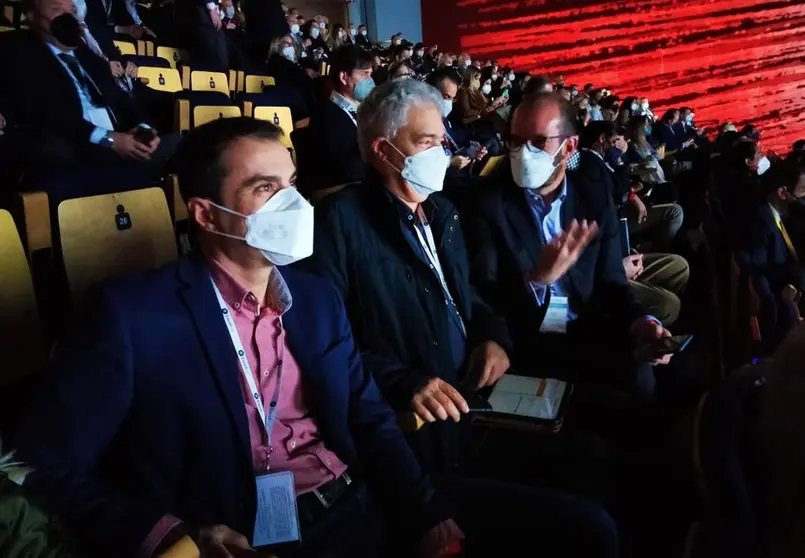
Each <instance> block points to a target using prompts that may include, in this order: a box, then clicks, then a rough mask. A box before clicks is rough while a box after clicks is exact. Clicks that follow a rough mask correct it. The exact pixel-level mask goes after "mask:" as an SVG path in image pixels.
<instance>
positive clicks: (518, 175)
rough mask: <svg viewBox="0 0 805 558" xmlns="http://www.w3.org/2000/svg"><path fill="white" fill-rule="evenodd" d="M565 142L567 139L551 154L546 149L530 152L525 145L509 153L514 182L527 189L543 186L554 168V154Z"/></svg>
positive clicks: (536, 188)
mask: <svg viewBox="0 0 805 558" xmlns="http://www.w3.org/2000/svg"><path fill="white" fill-rule="evenodd" d="M566 142H567V140H563V141H562V143H561V145H559V148H558V149H557V150H556V151H555V152H554V154H553V155H551V154H550V153H548V152H547V151H537V152H536V153H532V152H531V151H530V150H529V149H527V148H526V147H525V146H523V147H521V148H520V149H518V150H517V151H512V152H511V153H509V161H511V166H512V178H513V179H514V182H515V184H517V185H518V186H519V187H520V188H528V189H529V190H538V189H539V188H542V187H543V186H545V183H546V182H548V179H549V178H551V175H553V173H554V171H555V170H556V165H555V164H554V160H555V159H556V155H557V154H558V153H559V152H560V151H561V150H562V148H563V147H564V146H565V143H566Z"/></svg>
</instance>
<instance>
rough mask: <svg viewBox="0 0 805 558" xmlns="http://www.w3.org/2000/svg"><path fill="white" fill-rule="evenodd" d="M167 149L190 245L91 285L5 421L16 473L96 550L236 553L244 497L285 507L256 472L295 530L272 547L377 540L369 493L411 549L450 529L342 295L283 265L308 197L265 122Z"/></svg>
mask: <svg viewBox="0 0 805 558" xmlns="http://www.w3.org/2000/svg"><path fill="white" fill-rule="evenodd" d="M177 157H178V160H179V166H178V170H179V179H180V184H181V190H182V196H183V198H184V199H185V201H186V204H187V209H188V213H189V214H190V215H191V219H192V220H193V223H194V225H195V226H196V228H197V231H198V246H199V253H198V254H196V255H193V256H190V257H189V258H184V259H181V260H179V261H178V262H174V263H171V264H168V265H166V266H165V267H163V268H161V269H157V270H152V271H149V272H145V273H142V274H139V275H135V276H133V277H126V278H120V279H117V280H113V281H111V282H109V283H107V284H105V285H103V286H102V287H101V288H100V289H99V290H98V291H97V292H96V293H94V294H93V295H91V299H90V300H91V304H90V305H89V308H88V314H87V319H86V321H85V322H84V323H83V324H82V325H81V326H80V327H79V328H77V329H76V330H74V336H73V339H72V341H71V342H67V343H66V344H65V345H64V346H63V347H62V348H61V349H60V351H59V356H58V357H57V358H56V360H55V363H54V365H53V376H52V378H51V380H50V381H48V382H47V387H46V388H45V389H44V391H42V392H41V393H40V394H39V399H38V400H37V401H35V402H33V404H32V405H31V407H30V413H29V414H28V416H27V418H26V419H24V420H23V421H22V424H21V426H20V429H19V437H18V440H17V446H16V447H17V449H18V453H17V456H18V458H19V459H20V460H22V461H24V462H25V463H26V464H27V465H28V466H29V467H30V468H32V469H33V470H34V472H32V473H30V474H29V475H28V477H27V479H26V486H27V487H30V488H31V490H32V491H34V492H36V493H38V494H39V495H40V496H41V497H43V498H44V500H45V501H46V502H47V504H48V507H49V509H51V510H52V511H54V512H55V513H56V514H58V515H59V516H60V517H61V518H62V519H63V520H64V522H65V523H66V525H67V526H68V528H69V529H70V530H71V532H73V533H75V534H76V535H78V536H80V537H81V539H82V541H83V542H86V543H89V544H90V545H92V546H93V547H95V549H96V550H98V551H99V552H101V553H102V554H105V555H110V554H113V555H115V556H135V555H137V556H152V555H159V554H160V553H161V552H163V551H164V549H165V548H167V547H169V546H170V545H171V544H172V543H174V542H175V541H176V540H178V539H179V538H180V537H182V536H186V535H189V536H192V537H193V538H194V540H195V541H196V543H197V544H198V546H200V547H201V551H202V555H203V556H213V555H214V556H219V555H229V553H233V554H236V555H240V554H239V553H240V552H243V551H248V550H250V549H251V544H250V540H251V539H252V534H253V532H254V530H255V518H256V517H259V516H258V515H257V514H258V513H260V514H261V515H262V516H263V517H265V515H264V514H265V513H268V514H273V513H282V512H281V511H277V510H276V509H273V508H270V507H269V508H267V507H266V505H261V504H258V501H260V502H262V501H263V498H262V497H260V499H259V500H258V491H257V484H258V483H259V482H261V481H260V479H262V478H264V476H265V475H268V474H273V473H280V474H282V473H288V472H289V473H291V474H292V477H291V480H290V481H289V484H288V485H287V490H288V491H289V492H290V493H292V494H291V495H290V496H289V497H290V498H293V497H295V501H296V510H298V522H299V525H300V528H301V533H302V541H301V543H300V544H296V545H294V546H293V547H292V548H290V549H289V548H287V547H281V548H280V549H279V550H274V548H273V547H269V548H268V549H269V550H273V553H276V554H278V555H279V556H281V557H285V556H293V557H295V558H297V557H304V558H308V557H310V558H312V557H320V556H325V555H326V556H332V557H334V558H335V557H338V558H346V557H352V556H361V557H367V558H368V557H377V556H379V555H380V554H379V550H378V548H377V546H378V540H379V536H380V533H379V528H378V525H377V517H378V515H377V513H376V511H375V510H376V508H375V505H376V504H377V505H379V506H389V507H390V508H392V509H394V510H395V511H396V512H402V514H403V515H404V516H407V517H408V522H407V523H406V525H408V526H410V528H411V530H410V536H411V537H413V538H412V540H420V539H421V540H422V541H423V547H425V548H433V547H436V548H437V549H440V548H441V546H439V543H450V542H452V541H455V540H456V539H458V538H461V537H462V534H461V531H460V530H459V528H458V527H457V526H456V524H455V522H454V521H452V520H451V519H450V517H451V512H450V511H449V508H448V507H447V505H446V503H445V502H444V501H443V500H442V499H441V497H440V496H439V495H437V494H436V493H435V492H434V489H433V486H432V484H431V481H430V480H429V479H428V477H427V476H426V475H425V473H424V472H423V471H422V469H421V468H420V466H419V464H418V463H417V461H416V458H415V456H414V455H413V453H412V452H411V450H410V449H409V447H408V445H407V443H406V441H405V438H404V436H403V434H402V432H401V431H400V429H399V427H398V425H397V422H396V416H395V414H394V413H393V412H392V410H391V409H390V408H389V406H388V405H387V404H386V403H385V401H384V400H383V398H382V396H381V394H380V392H379V390H378V388H377V385H376V384H375V382H374V381H373V380H372V378H371V376H370V374H369V371H368V370H366V369H365V368H364V367H363V366H362V364H361V359H360V356H359V353H358V351H357V349H356V347H355V344H354V341H353V337H352V333H351V330H350V325H349V322H348V321H347V316H346V313H345V311H344V306H343V303H342V301H341V298H340V297H339V295H338V294H337V292H336V291H335V290H334V289H333V287H332V286H331V285H330V284H329V283H328V282H327V281H324V280H322V279H321V278H318V277H315V276H312V275H308V274H307V273H304V272H302V271H299V270H296V269H292V268H289V267H285V264H289V263H292V262H294V261H296V260H298V259H300V258H303V257H306V256H308V255H309V254H310V252H311V251H312V248H313V245H312V239H313V237H312V234H313V229H312V227H313V208H312V207H311V206H310V205H309V204H308V203H307V202H306V201H305V200H304V198H302V197H301V196H300V195H299V194H298V192H297V191H296V189H295V188H294V187H293V185H292V181H293V175H294V174H295V173H294V166H293V162H292V160H291V157H290V154H289V153H288V151H287V149H285V147H284V146H283V145H282V143H281V142H280V131H279V130H278V129H277V128H276V127H275V126H273V125H272V124H271V123H267V122H261V121H257V120H253V119H248V118H238V119H221V120H216V121H214V122H213V123H210V124H207V125H206V126H202V127H199V128H197V129H196V130H194V131H193V132H191V133H190V134H189V135H188V136H187V137H186V140H185V141H184V143H183V145H182V147H181V148H180V151H179V153H178V155H177ZM244 217H245V219H244ZM135 226H136V225H135ZM276 230H284V231H287V233H288V234H289V235H290V236H280V235H276V234H272V231H276ZM272 409H275V411H272ZM89 424H91V425H93V427H92V428H87V425H89ZM369 486H370V487H371V490H372V495H370V493H369V489H368V487H369ZM375 496H377V500H374V497H375ZM272 497H274V495H273V493H272ZM375 502H376V504H375ZM287 504H289V505H290V509H291V510H293V509H294V504H293V501H291V502H287ZM258 508H259V509H258ZM292 513H293V512H292ZM296 515H297V514H296V513H293V515H290V516H287V517H286V520H287V521H290V522H294V521H295V519H294V516H296ZM272 519H273V518H272ZM435 554H436V551H431V552H428V553H425V555H426V556H429V557H434V556H435Z"/></svg>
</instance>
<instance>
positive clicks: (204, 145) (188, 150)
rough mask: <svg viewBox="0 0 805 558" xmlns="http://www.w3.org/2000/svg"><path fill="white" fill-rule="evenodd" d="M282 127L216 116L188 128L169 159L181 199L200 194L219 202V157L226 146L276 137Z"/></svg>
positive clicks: (221, 171) (223, 169) (223, 174)
mask: <svg viewBox="0 0 805 558" xmlns="http://www.w3.org/2000/svg"><path fill="white" fill-rule="evenodd" d="M281 137H282V130H280V129H279V128H277V127H276V126H274V124H272V123H271V122H266V121H264V120H255V119H254V118H247V117H239V118H218V119H216V120H213V121H211V122H209V123H207V124H204V125H203V126H199V127H198V128H195V129H193V130H191V131H190V132H189V133H188V134H187V135H186V136H184V138H182V141H181V143H179V147H178V148H177V149H176V154H175V155H174V158H173V163H174V166H175V169H176V173H177V175H178V178H179V190H180V192H181V194H182V199H184V201H185V202H187V200H189V199H190V198H203V199H207V200H212V201H213V202H215V203H217V204H221V186H222V184H223V181H224V178H225V177H226V175H227V172H228V171H227V169H226V167H225V166H224V164H223V162H222V159H223V156H224V154H225V153H226V151H227V149H228V148H229V146H230V145H231V144H232V143H233V142H234V141H236V140H238V139H241V138H254V139H260V140H265V141H280V138H281Z"/></svg>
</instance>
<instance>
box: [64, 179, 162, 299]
mask: <svg viewBox="0 0 805 558" xmlns="http://www.w3.org/2000/svg"><path fill="white" fill-rule="evenodd" d="M58 213H59V229H60V237H61V245H62V254H63V257H64V268H65V271H66V272H67V282H68V284H69V286H70V293H71V294H72V298H73V301H74V302H75V303H77V304H80V301H81V299H82V298H83V296H84V295H85V294H86V291H87V289H88V288H89V287H91V286H92V285H94V284H96V283H99V282H101V281H103V280H105V279H108V278H110V277H116V276H120V275H125V274H127V273H131V272H134V271H139V270H143V269H151V268H156V267H159V266H161V265H164V264H166V263H168V262H170V261H172V260H175V259H176V241H175V240H174V236H173V223H172V222H171V216H170V212H169V211H168V202H167V200H166V199H165V193H164V192H163V191H162V189H161V188H146V189H144V190H134V191H131V192H120V193H118V194H105V195H101V196H91V197H87V198H77V199H72V200H66V201H63V202H62V203H61V204H59V209H58Z"/></svg>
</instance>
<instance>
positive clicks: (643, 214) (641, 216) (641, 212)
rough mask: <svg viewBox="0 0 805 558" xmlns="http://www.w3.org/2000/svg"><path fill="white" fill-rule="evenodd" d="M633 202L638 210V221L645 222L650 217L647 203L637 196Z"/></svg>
mask: <svg viewBox="0 0 805 558" xmlns="http://www.w3.org/2000/svg"><path fill="white" fill-rule="evenodd" d="M631 203H632V205H634V207H635V209H636V210H637V222H638V223H641V224H642V223H645V222H646V219H648V209H646V204H644V203H643V200H641V199H640V198H639V197H637V196H635V197H634V199H633V200H632V202H631Z"/></svg>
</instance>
